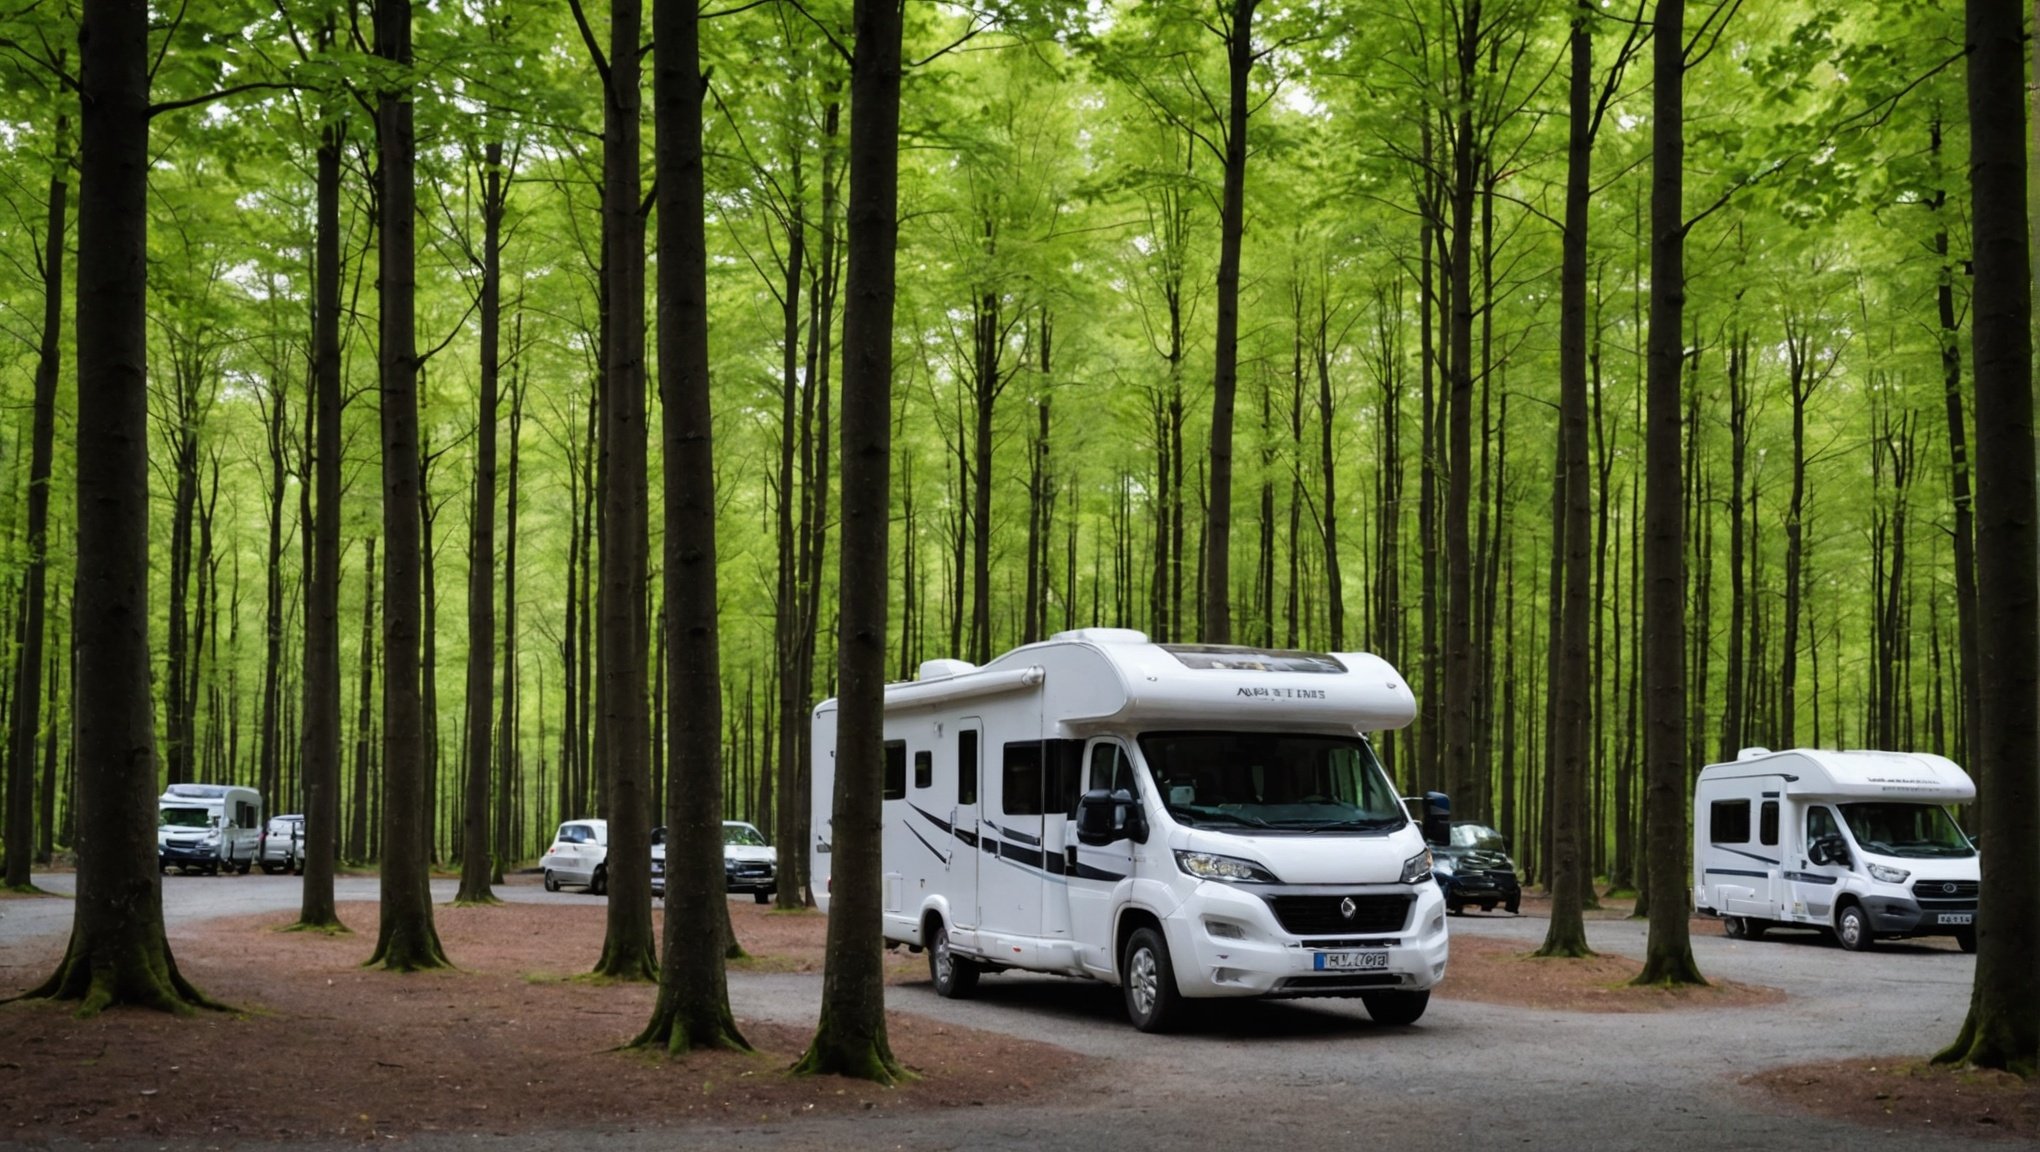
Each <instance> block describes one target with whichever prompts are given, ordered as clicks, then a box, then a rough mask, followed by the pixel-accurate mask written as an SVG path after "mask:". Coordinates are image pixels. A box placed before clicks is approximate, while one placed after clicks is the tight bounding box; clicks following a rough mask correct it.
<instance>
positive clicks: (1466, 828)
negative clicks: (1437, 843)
mask: <svg viewBox="0 0 2040 1152" xmlns="http://www.w3.org/2000/svg"><path fill="white" fill-rule="evenodd" d="M1452 846H1453V847H1454V848H1473V849H1476V850H1478V851H1481V852H1500V853H1503V854H1507V853H1508V851H1509V841H1508V840H1507V839H1506V838H1504V837H1503V836H1502V834H1501V833H1500V832H1497V831H1495V830H1494V829H1492V828H1490V827H1488V826H1487V825H1485V824H1454V825H1453V826H1452Z"/></svg>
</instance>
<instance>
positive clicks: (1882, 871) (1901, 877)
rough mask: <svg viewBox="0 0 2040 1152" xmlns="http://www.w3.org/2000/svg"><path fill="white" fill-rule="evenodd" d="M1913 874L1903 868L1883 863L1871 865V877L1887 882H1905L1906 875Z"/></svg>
mask: <svg viewBox="0 0 2040 1152" xmlns="http://www.w3.org/2000/svg"><path fill="white" fill-rule="evenodd" d="M1911 875H1912V873H1910V872H1908V871H1906V870H1905V869H1903V868H1891V867H1887V866H1885V865H1883V864H1872V865H1870V878H1871V879H1872V880H1881V881H1883V882H1884V883H1886V884H1903V883H1905V881H1906V877H1908V876H1911Z"/></svg>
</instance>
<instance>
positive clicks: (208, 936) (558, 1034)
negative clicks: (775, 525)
mask: <svg viewBox="0 0 2040 1152" xmlns="http://www.w3.org/2000/svg"><path fill="white" fill-rule="evenodd" d="M526 885H528V886H529V887H530V888H531V889H533V891H532V892H531V893H529V895H531V896H537V895H539V894H538V893H537V892H536V891H535V889H536V885H535V884H530V883H529V881H527V880H525V879H524V878H521V877H519V878H513V880H512V882H511V887H512V888H513V889H514V888H519V887H523V886H526ZM515 894H517V895H520V896H523V895H525V894H524V893H515ZM1606 903H1607V904H1608V905H1609V906H1608V907H1607V908H1604V909H1602V910H1600V911H1597V912H1590V913H1589V914H1588V915H1589V919H1590V920H1595V921H1615V920H1622V919H1625V918H1626V917H1627V916H1628V914H1629V911H1630V909H1629V906H1628V904H1627V902H1618V901H1606ZM729 910H730V915H731V921H732V924H733V926H734V928H735V930H736V932H737V936H738V939H739V940H740V941H741V942H742V943H743V945H744V947H745V948H746V950H747V951H748V952H749V954H750V955H749V956H748V957H747V958H746V959H743V960H740V961H736V962H733V963H732V965H731V971H732V977H733V979H734V980H751V981H764V982H766V984H767V985H771V984H772V982H773V981H781V980H785V979H787V978H788V977H789V976H795V977H797V976H798V975H799V974H816V973H819V972H820V971H821V968H822V959H823V950H824V940H825V934H826V924H827V920H826V918H824V917H822V916H820V915H819V914H816V913H812V912H810V913H793V914H786V913H779V912H776V911H774V910H772V909H770V908H766V907H761V906H758V905H754V904H752V903H751V902H749V901H741V902H739V901H732V902H731V903H730V905H729ZM1547 910H1548V905H1547V904H1546V903H1545V902H1544V901H1543V900H1541V899H1540V898H1538V897H1537V896H1535V895H1534V894H1533V895H1532V896H1530V897H1529V898H1527V899H1526V900H1525V902H1524V912H1525V915H1523V916H1521V917H1516V916H1507V915H1503V914H1492V915H1483V914H1477V913H1476V914H1469V915H1467V916H1465V917H1460V918H1455V919H1454V920H1453V921H1452V924H1453V928H1454V936H1453V944H1452V966H1451V970H1450V972H1449V974H1448V976H1447V978H1446V980H1445V983H1444V984H1443V985H1442V986H1441V987H1440V988H1439V991H1438V996H1439V997H1440V998H1442V999H1445V1000H1448V1001H1452V1000H1456V1001H1465V1002H1469V1003H1474V1004H1482V1005H1490V1006H1494V1007H1498V1008H1502V1009H1505V1010H1506V1009H1519V1010H1524V1011H1527V1012H1532V1013H1538V1012H1543V1013H1549V1012H1554V1011H1555V1012H1559V1013H1582V1014H1587V1015H1593V1016H1601V1017H1602V1018H1604V1019H1605V1018H1609V1016H1608V1014H1636V1013H1672V1014H1682V1013H1691V1015H1690V1016H1689V1017H1688V1019H1690V1020H1691V1021H1693V1023H1692V1024H1684V1023H1682V1024H1674V1025H1672V1027H1674V1028H1678V1029H1682V1030H1683V1029H1688V1028H1694V1027H1702V1026H1703V1022H1713V1023H1714V1024H1718V1023H1719V1022H1720V1021H1722V1020H1724V1019H1733V1017H1723V1016H1722V1015H1721V1014H1720V1012H1719V1010H1721V1009H1733V1008H1751V1009H1761V1008H1764V1007H1767V1006H1777V1005H1780V1004H1782V1003H1784V1002H1785V1001H1786V1000H1787V996H1786V993H1785V992H1783V991H1780V990H1779V989H1777V988H1773V987H1767V986H1763V985H1760V984H1756V983H1746V982H1740V981H1730V980H1723V979H1719V978H1718V976H1717V978H1715V979H1714V980H1713V982H1712V983H1711V984H1710V985H1709V986H1707V987H1704V988H1695V989H1688V990H1681V991H1670V992H1668V991H1665V990H1663V989H1649V988H1635V987H1632V986H1630V985H1629V983H1628V982H1629V980H1630V979H1631V978H1633V976H1634V975H1635V973H1636V972H1637V971H1638V970H1639V969H1640V963H1639V961H1638V959H1636V958H1635V957H1634V956H1632V955H1629V954H1628V953H1629V952H1630V951H1631V949H1630V948H1628V947H1624V948H1623V949H1622V950H1621V951H1617V950H1613V949H1609V948H1607V947H1606V946H1605V945H1603V948H1602V951H1601V953H1600V954H1599V955H1597V956H1596V957H1593V958H1591V959H1587V960H1584V961H1561V960H1541V959H1536V958H1534V957H1533V956H1531V955H1530V953H1531V952H1532V951H1533V950H1534V949H1535V948H1536V946H1537V943H1538V941H1540V940H1541V939H1542V936H1543V929H1544V925H1545V923H1546V920H1545V915H1546V913H1547ZM341 915H342V918H343V919H344V920H345V921H346V922H347V923H348V924H350V925H351V926H352V927H353V928H354V929H355V933H354V934H351V935H341V936H325V935H318V934H303V933H287V932H282V931H279V930H278V929H279V928H281V927H283V926H284V925H287V924H288V923H289V922H290V921H291V920H292V918H293V917H292V916H291V915H290V914H288V913H282V912H269V913H264V914H258V915H240V916H234V917H229V918H224V919H222V918H209V919H204V920H202V921H195V922H186V923H180V924H177V925H175V926H173V928H172V930H171V938H172V942H173V946H174V948H175V951H176V955H177V958H178V961H179V965H180V967H181V968H182V970H183V971H184V972H185V973H186V974H187V975H189V976H191V977H192V978H193V979H194V980H195V981H196V982H197V983H198V984H199V986H200V987H202V988H203V989H204V990H205V991H206V992H207V993H208V994H210V995H212V996H214V997H216V998H219V999H221V1000H222V1001H224V1002H226V1003H228V1004H231V1005H232V1006H233V1009H234V1010H233V1011H231V1012H224V1013H214V1012H203V1013H199V1014H197V1015H196V1016H195V1017H193V1018H191V1019H186V1020H176V1019H172V1018H169V1017H165V1016H162V1015H159V1014H156V1013H151V1012H138V1011H128V1010H119V1011H113V1012H109V1013H106V1014H104V1015H102V1016H100V1017H98V1018H96V1019H93V1020H86V1021H80V1020H77V1019H75V1018H74V1017H72V1016H71V1015H70V1013H69V1010H68V1009H67V1008H66V1007H65V1006H60V1005H47V1004H11V1005H5V1006H0V1143H7V1142H11V1141H15V1140H27V1141H30V1142H38V1143H39V1142H43V1141H48V1140H65V1139H85V1140H94V1139H130V1140H132V1139H136V1138H150V1139H154V1138H158V1137H161V1138H165V1139H174V1138H184V1139H196V1140H202V1141H205V1142H208V1143H213V1142H221V1141H255V1142H265V1141H276V1140H296V1139H300V1138H327V1139H341V1140H362V1139H372V1138H379V1137H393V1136H425V1135H428V1134H432V1133H445V1134H450V1135H458V1134H464V1133H472V1134H475V1135H493V1134H519V1133H537V1132H543V1131H557V1130H562V1129H573V1130H582V1129H590V1128H592V1129H595V1130H598V1131H603V1132H612V1133H622V1132H628V1131H634V1130H641V1129H664V1128H668V1127H671V1126H675V1125H683V1126H684V1125H689V1124H704V1125H708V1126H710V1127H714V1126H717V1125H729V1124H762V1123H779V1122H783V1121H786V1120H792V1119H796V1118H800V1117H816V1118H825V1117H830V1116H838V1117H846V1118H847V1117H850V1116H859V1115H868V1116H884V1115H889V1114H891V1115H900V1116H901V1117H902V1118H904V1117H906V1116H908V1115H911V1114H913V1113H917V1112H920V1111H924V1110H927V1109H948V1108H956V1107H965V1108H968V1107H972V1106H976V1105H990V1106H994V1107H1008V1108H1010V1107H1016V1106H1017V1107H1020V1108H1035V1107H1038V1108H1040V1109H1042V1110H1043V1113H1042V1114H1044V1115H1052V1114H1054V1113H1055V1111H1056V1109H1057V1108H1058V1107H1059V1106H1060V1105H1061V1104H1062V1103H1063V1102H1065V1101H1067V1100H1069V1098H1070V1097H1071V1095H1072V1094H1073V1093H1075V1092H1077V1091H1079V1090H1080V1086H1081V1083H1082V1082H1083V1081H1085V1080H1086V1079H1095V1077H1096V1075H1097V1074H1098V1073H1097V1069H1098V1068H1099V1067H1100V1064H1099V1058H1098V1057H1097V1056H1096V1055H1091V1056H1086V1055H1080V1054H1078V1053H1077V1052H1073V1051H1071V1050H1069V1049H1068V1048H1066V1047H1062V1046H1058V1045H1057V1044H1052V1043H1048V1042H1046V1041H1045V1040H1043V1039H1028V1038H1022V1037H1017V1036H1015V1035H1014V1034H1013V1033H1012V1032H1011V1030H1010V1029H1009V1030H1008V1031H1004V1032H995V1031H981V1030H978V1029H976V1028H972V1027H967V1026H964V1025H961V1024H959V1023H956V1022H955V1021H954V1020H953V1019H952V1020H949V1021H944V1020H941V1019H937V1018H935V1017H933V1016H925V1015H918V1014H914V1013H906V1012H897V1011H896V1012H894V1013H892V1014H891V1016H890V1023H889V1029H890V1038H891V1042H892V1046H893V1049H894V1051H895V1053H896V1054H897V1055H898V1057H899V1058H900V1060H901V1061H902V1062H903V1063H904V1064H905V1065H907V1066H908V1067H909V1068H911V1069H913V1070H914V1071H915V1072H916V1073H917V1078H916V1079H914V1080H912V1081H910V1082H908V1083H907V1084H905V1085H903V1086H901V1087H899V1088H894V1089H884V1088H877V1087H874V1086H871V1085H868V1084H864V1083H861V1082H854V1081H844V1080H839V1079H836V1078H833V1077H820V1078H804V1079H796V1078H793V1077H790V1076H788V1075H786V1074H785V1069H786V1068H787V1066H788V1065H790V1064H791V1063H792V1062H793V1061H794V1059H796V1058H797V1057H798V1056H799V1054H800V1053H801V1051H802V1050H803V1048H804V1047H805V1046H806V1044H807V1042H808V1040H809V1038H810V1036H811V1034H812V1024H811V1023H804V1022H803V1017H802V1016H801V1014H800V1013H798V1012H795V1013H793V1014H786V1013H781V1012H776V1011H775V1012H773V1013H771V1018H770V1019H744V1018H740V1019H739V1021H738V1024H739V1027H740V1028H741V1029H742V1030H743V1032H744V1034H745V1036H746V1038H747V1039H748V1040H749V1041H750V1043H751V1044H752V1045H753V1046H754V1047H755V1048H756V1052H754V1053H702V1054H693V1055H689V1056H686V1057H681V1058H670V1059H669V1058H667V1057H665V1056H663V1055H652V1054H647V1053H642V1052H636V1051H632V1050H628V1049H625V1048H624V1047H623V1046H624V1045H626V1044H628V1043H629V1041H630V1040H631V1038H632V1036H633V1034H634V1033H635V1032H636V1031H637V1029H638V1028H639V1027H640V1026H641V1025H642V1024H643V1022H644V1021H645V1020H646V1019H647V1018H648V1017H649V1014H650V1011H651V1005H652V999H653V992H654V990H653V989H652V988H651V987H650V986H648V985H642V984H613V983H599V982H592V981H588V980H586V979H584V978H581V977H580V976H579V975H578V974H580V973H584V972H586V971H587V970H588V969H589V968H591V967H592V966H593V965H594V962H595V960H596V957H597V954H598V952H599V950H600V945H601V938H602V933H603V926H604V916H605V908H604V905H603V904H602V903H601V902H600V901H597V900H591V901H590V902H588V903H578V902H577V903H521V902H520V903H510V904H504V905H499V906H494V907H488V908H451V907H447V906H443V905H442V906H440V907H438V908H436V909H435V917H436V919H437V923H438V926H439V931H440V934H441V937H442V939H443V940H444V942H445V944H446V947H447V951H448V953H449V955H451V956H453V957H454V958H455V959H456V960H457V961H458V962H459V964H460V968H459V969H458V970H455V971H451V972H444V973H432V974H424V975H418V976H395V975H391V974H388V973H383V972H377V971H370V970H365V969H363V968H362V967H361V966H360V965H361V962H362V961H363V960H364V959H365V958H366V956H367V954H368V952H369V951H370V949H371V948H372V946H373V928H374V924H375V916H376V912H375V906H374V905H373V904H371V903H360V902H349V903H343V904H342V905H341ZM1609 927H1611V928H1612V927H1614V925H1609ZM1692 929H1693V932H1694V933H1695V935H1696V937H1700V936H1709V937H1718V936H1719V935H1720V928H1719V925H1718V923H1716V922H1714V921H1711V920H1701V919H1697V918H1696V919H1695V920H1693V921H1692ZM1596 931H1597V932H1598V931H1601V929H1596ZM1634 931H1635V929H1634V927H1633V926H1632V927H1629V928H1627V929H1626V931H1625V933H1623V934H1622V936H1621V937H1620V938H1627V937H1628V935H1630V934H1633V933H1634ZM1802 935H1803V934H1802ZM1941 943H1942V942H1939V941H1923V942H1912V943H1911V944H1908V945H1905V946H1904V948H1906V949H1916V950H1919V951H1923V952H1939V951H1941V950H1942V949H1941V948H1940V944H1941ZM61 947H62V940H61V938H59V937H51V936H47V935H39V936H36V937H32V938H27V939H19V940H18V941H17V942H16V943H13V944H11V945H8V946H6V947H0V997H4V996H6V995H8V994H10V993H12V992H15V991H18V990H19V989H21V988H23V987H26V986H27V985H28V984H30V983H32V982H34V981H35V980H37V979H40V978H41V977H42V976H43V975H45V974H47V972H48V971H49V968H50V966H52V965H53V964H54V963H55V962H56V960H57V959H58V956H59V954H60V952H61ZM1785 947H1786V948H1787V949H1789V951H1787V952H1784V953H1781V954H1780V955H1779V959H1781V960H1789V961H1791V962H1793V963H1795V964H1803V963H1805V962H1809V961H1810V962H1814V963H1816V964H1819V963H1821V962H1822V960H1823V957H1824V955H1825V953H1826V951H1827V950H1826V949H1825V948H1824V947H1822V946H1821V945H1819V944H1818V943H1817V942H1814V941H1811V940H1810V939H1809V940H1807V941H1804V942H1803V943H1802V945H1801V946H1800V947H1797V948H1794V947H1792V945H1791V944H1787V945H1785ZM1947 950H1948V951H1951V952H1952V951H1953V945H1952V943H1948V945H1947ZM1834 955H1835V956H1836V957H1837V958H1838V959H1839V958H1841V957H1842V956H1843V954H1842V953H1841V952H1840V950H1839V949H1835V950H1834ZM1751 958H1752V959H1756V956H1755V955H1754V954H1752V956H1751ZM1852 959H1853V958H1852ZM1950 959H1951V960H1952V959H1953V957H1950ZM888 961H889V967H888V974H887V978H888V982H889V983H893V984H900V985H914V986H917V988H916V994H917V995H923V996H924V995H925V994H926V985H927V980H928V978H927V969H926V963H925V957H922V956H915V955H910V954H908V953H905V952H895V953H889V954H888ZM1763 972H1764V969H1763V968H1762V967H1759V968H1755V969H1747V968H1746V969H1745V970H1744V971H1741V972H1740V973H1739V975H1741V976H1742V977H1743V978H1744V979H1745V980H1748V979H1750V978H1751V977H1752V976H1754V977H1755V978H1756V979H1763V978H1764V977H1763ZM774 986H776V985H774ZM789 987H790V986H789ZM1101 995H1102V993H1101ZM1111 999H1114V1000H1116V997H1113V998H1111ZM1086 1002H1087V1003H1088V1002H1090V1001H1089V1000H1087V1001H1086ZM1792 1002H1793V1003H1794V1004H1797V1002H1798V994H1797V993H1795V994H1794V995H1793V997H1792ZM937 1003H939V1002H937ZM1106 1011H1107V1012H1108V1013H1109V1011H1110V1010H1109V1009H1106ZM1031 1018H1032V1017H1030V1019H1031ZM1581 1018H1585V1017H1584V1016H1583V1017H1581ZM1047 1023H1048V1025H1049V1027H1047V1028H1044V1029H1042V1030H1040V1031H1035V1030H1033V1029H1029V1030H1028V1031H1029V1032H1031V1033H1033V1035H1034V1036H1036V1037H1056V1036H1057V1035H1058V1033H1057V1031H1056V1028H1055V1026H1054V1024H1055V1022H1054V1020H1053V1019H1050V1020H1048V1021H1047ZM1442 1026H1443V1025H1442V1023H1441V1027H1442ZM1696 1041H1698V1035H1697V1034H1696ZM1703 1043H1704V1042H1703ZM1920 1058H1921V1054H1920V1053H1914V1054H1912V1055H1910V1056H1907V1057H1903V1058H1892V1059H1864V1058H1857V1059H1851V1060H1845V1061H1831V1062H1826V1063H1797V1064H1794V1065H1792V1066H1788V1067H1776V1068H1770V1069H1765V1070H1763V1071H1758V1072H1752V1073H1749V1074H1745V1075H1742V1076H1740V1077H1739V1079H1738V1080H1737V1083H1738V1084H1739V1085H1748V1086H1751V1087H1755V1088H1757V1089H1760V1090H1762V1091H1763V1092H1764V1093H1765V1094H1766V1095H1768V1096H1769V1097H1770V1098H1771V1099H1773V1100H1774V1101H1775V1102H1776V1106H1777V1108H1778V1109H1779V1110H1780V1111H1781V1112H1784V1113H1786V1114H1789V1113H1790V1112H1792V1111H1797V1110H1804V1111H1807V1112H1811V1113H1814V1114H1817V1115H1820V1116H1825V1117H1829V1118H1832V1119H1836V1120H1841V1121H1845V1122H1849V1123H1853V1124H1858V1125H1863V1126H1865V1127H1866V1128H1871V1129H1882V1130H1884V1131H1887V1132H1889V1131H1891V1130H1892V1127H1893V1125H1894V1123H1900V1124H1903V1125H1904V1126H1905V1127H1907V1128H1909V1129H1911V1130H1914V1131H1919V1130H1921V1129H1924V1130H1926V1131H1933V1132H1949V1133H1961V1134H1963V1135H1965V1136H1974V1135H1986V1136H1988V1135H1999V1136H2004V1137H2012V1138H2025V1139H2031V1138H2033V1137H2035V1136H2040V1088H2036V1087H2034V1086H2031V1085H2028V1084H2026V1083H2024V1082H2021V1081H2019V1080H2017V1079H2016V1078H2013V1077H2004V1076H1994V1075H1987V1074H1977V1073H1974V1072H1960V1071H1947V1070H1942V1069H1933V1068H1928V1067H1925V1066H1923V1065H1922V1063H1921V1059H1920Z"/></svg>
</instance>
